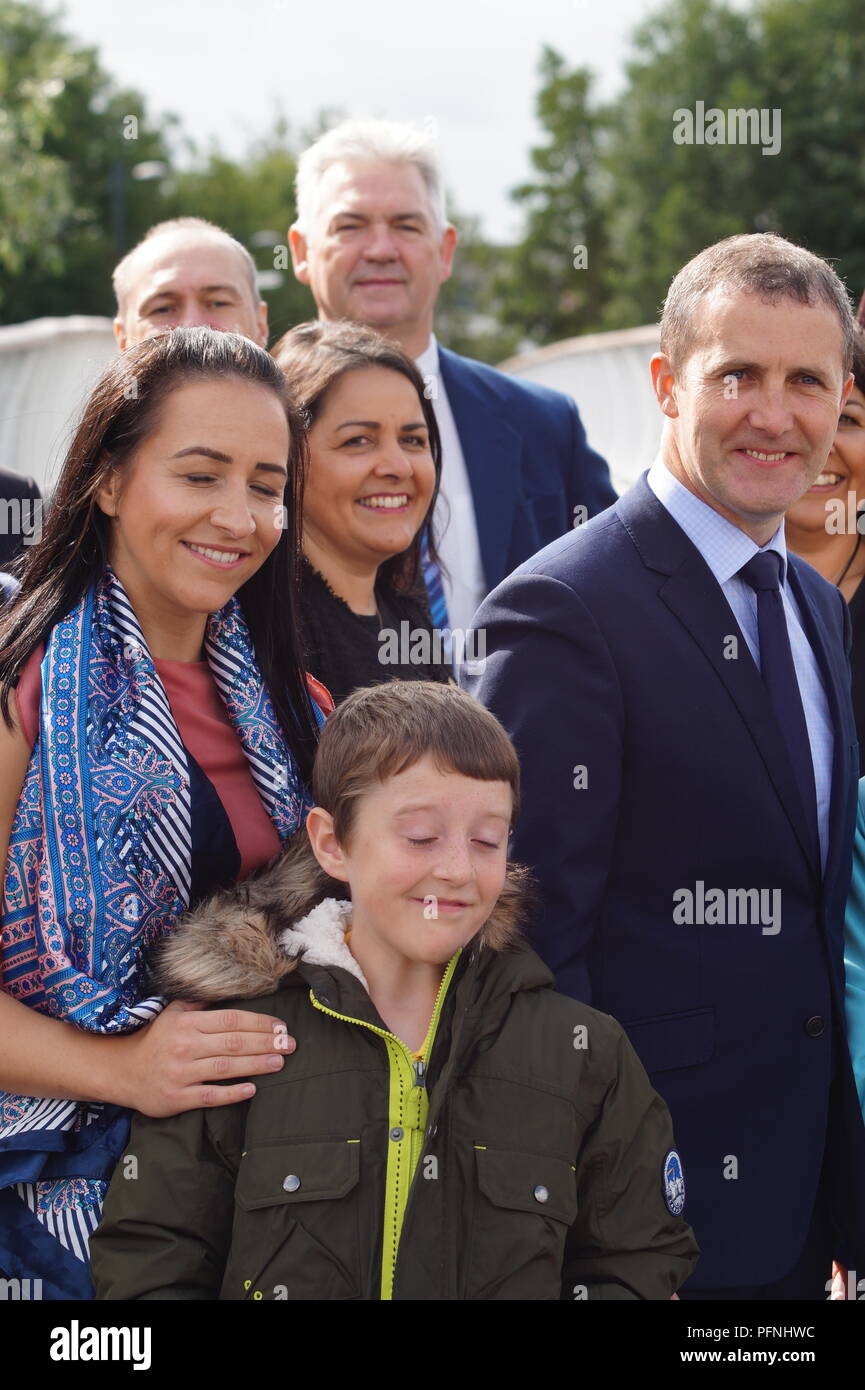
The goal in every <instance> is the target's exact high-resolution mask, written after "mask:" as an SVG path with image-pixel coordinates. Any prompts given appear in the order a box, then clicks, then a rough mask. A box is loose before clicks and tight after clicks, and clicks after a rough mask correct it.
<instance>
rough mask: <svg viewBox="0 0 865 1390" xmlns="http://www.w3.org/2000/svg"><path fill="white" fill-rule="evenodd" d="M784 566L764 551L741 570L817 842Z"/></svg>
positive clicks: (811, 769) (767, 682)
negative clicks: (783, 584)
mask: <svg viewBox="0 0 865 1390" xmlns="http://www.w3.org/2000/svg"><path fill="white" fill-rule="evenodd" d="M782 565H783V560H782V558H781V556H780V555H779V554H778V553H777V551H774V550H764V551H761V552H760V554H759V555H754V556H753V557H752V558H751V559H750V560H749V561H748V563H747V565H743V566H742V568H741V569H740V570H739V574H740V575H741V577H742V578H743V579H744V581H745V583H746V584H750V586H751V588H752V589H753V590H754V591H755V592H756V595H757V625H758V628H759V634H760V670H761V672H762V675H763V683H764V684H765V686H766V689H767V691H768V694H769V699H770V701H771V703H772V708H773V710H774V711H775V715H776V717H777V720H778V723H779V725H780V726H781V731H782V733H783V735H784V741H785V743H786V744H787V748H788V751H789V753H790V761H791V762H792V764H793V771H794V773H795V774H796V783H797V785H798V787H799V795H800V796H801V798H802V806H803V808H804V810H805V816H806V819H807V821H808V825H809V828H811V829H812V831H813V839H814V845H815V846H817V845H818V844H819V837H818V835H817V792H816V788H815V785H814V763H813V760H812V758H811V744H810V741H809V739H808V725H807V723H806V721H805V710H804V709H803V707H802V696H801V695H800V693H799V682H798V680H797V679H796V666H795V664H794V661H793V652H792V650H791V647H790V634H789V632H788V631H787V615H786V614H785V612H784V601H783V599H782V597H781V568H782Z"/></svg>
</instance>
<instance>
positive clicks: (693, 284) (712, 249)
mask: <svg viewBox="0 0 865 1390" xmlns="http://www.w3.org/2000/svg"><path fill="white" fill-rule="evenodd" d="M717 290H722V291H728V292H730V293H734V294H735V293H737V292H739V291H743V290H744V291H746V292H748V293H749V294H757V295H759V296H760V298H761V299H763V300H764V301H766V302H767V303H774V302H775V301H777V300H778V299H794V300H796V301H797V302H798V303H799V304H808V305H812V306H813V305H816V304H821V303H822V304H825V305H827V306H828V308H830V309H833V310H834V312H835V313H836V314H837V316H838V323H839V326H840V328H841V337H842V357H843V367H844V374H845V376H846V375H847V374H848V373H849V371H850V366H851V363H852V360H853V329H854V319H853V312H852V308H851V305H850V298H849V296H848V294H847V290H846V289H845V287H844V284H843V283H842V281H841V280H840V279H839V278H838V276H837V274H836V273H835V271H834V270H833V268H832V266H831V265H829V263H828V261H824V260H823V259H822V258H821V257H820V256H815V255H814V254H813V252H811V251H806V250H805V248H804V246H796V245H795V244H794V243H793V242H792V241H787V240H786V239H785V238H784V237H781V236H777V235H776V234H775V233H774V232H754V233H746V234H743V235H740V236H729V237H725V239H724V240H723V241H718V242H716V243H715V244H714V246H707V247H706V249H705V251H701V252H700V253H699V255H697V256H694V258H693V260H690V261H688V264H687V265H685V266H683V267H682V269H681V270H680V271H679V273H678V275H677V276H676V278H675V279H674V280H673V283H672V284H671V286H670V288H669V291H668V293H667V298H666V300H665V301H664V309H663V313H662V316H661V351H662V352H663V353H665V354H666V356H667V357H668V358H669V360H670V363H671V365H672V367H673V370H674V371H678V370H679V368H680V367H682V366H684V364H685V362H686V361H687V360H688V358H689V357H690V355H691V353H692V352H693V351H694V348H695V347H696V346H697V343H698V341H699V329H698V326H697V322H696V320H697V311H698V304H699V301H700V300H701V299H703V298H704V297H705V296H706V295H708V294H711V293H713V292H714V291H717Z"/></svg>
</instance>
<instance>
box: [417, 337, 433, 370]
mask: <svg viewBox="0 0 865 1390" xmlns="http://www.w3.org/2000/svg"><path fill="white" fill-rule="evenodd" d="M414 361H415V366H416V367H417V368H418V371H420V372H423V373H424V374H425V375H433V374H435V373H437V372H438V369H439V345H438V340H437V338H436V335H435V334H434V333H431V334H430V339H429V342H428V343H427V345H426V347H425V348H424V350H423V352H422V353H421V355H420V357H416V358H415V360H414Z"/></svg>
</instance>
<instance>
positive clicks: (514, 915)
mask: <svg viewBox="0 0 865 1390" xmlns="http://www.w3.org/2000/svg"><path fill="white" fill-rule="evenodd" d="M530 900H531V879H530V875H529V871H528V870H527V869H525V868H523V867H522V866H521V865H518V864H509V865H508V871H507V877H506V880H505V886H504V889H503V891H502V893H501V895H500V896H499V899H498V902H497V903H496V906H495V909H494V910H493V912H492V913H491V915H490V917H489V918H488V920H487V921H486V923H485V924H484V926H483V927H482V928H481V931H480V933H479V934H478V938H477V939H478V942H479V944H481V945H484V946H486V947H488V948H489V949H490V950H491V951H494V952H501V951H507V950H508V949H509V948H512V947H514V946H516V945H518V944H519V943H520V941H521V939H522V937H521V931H520V928H521V925H522V923H523V921H524V919H525V916H526V912H527V910H528V906H529V903H530ZM350 913H351V903H350V902H348V901H347V900H346V885H345V884H344V883H340V882H338V881H337V880H336V879H332V878H331V877H330V876H329V875H328V874H326V873H325V871H324V870H323V869H322V868H321V867H320V865H319V864H318V861H317V860H316V859H315V856H314V855H313V853H312V850H311V848H310V846H309V842H308V840H307V838H306V835H305V834H299V835H297V836H295V838H294V839H293V840H292V841H291V843H290V845H289V847H288V848H287V849H286V850H285V852H284V853H283V854H282V855H281V856H280V858H279V859H277V860H275V861H274V863H272V864H271V865H270V866H269V867H267V868H266V869H262V870H260V871H259V872H258V873H256V874H253V875H252V876H251V877H250V878H248V879H246V880H244V882H243V883H239V884H237V885H235V886H234V887H233V888H229V889H226V890H224V891H222V892H220V893H218V894H216V895H214V897H212V898H210V899H209V900H208V901H206V902H204V903H201V904H199V906H198V907H196V908H194V909H193V910H192V911H191V912H188V913H187V914H186V915H185V916H184V917H183V918H182V919H181V921H180V922H179V924H178V926H177V928H176V930H175V931H174V932H172V934H171V935H170V936H168V937H166V938H165V940H163V941H162V942H160V943H159V946H158V947H157V948H156V949H155V951H154V953H153V957H152V959H151V968H150V976H151V985H152V987H153V989H155V990H156V991H157V992H158V993H159V994H162V995H165V997H166V998H168V999H187V1000H189V1001H190V1002H193V1003H206V1004H212V1003H217V1002H219V1001H220V1000H224V999H255V998H258V997H260V996H262V995H266V994H272V993H274V992H275V991H276V990H277V989H279V988H280V985H281V983H282V982H283V980H284V979H285V977H286V976H287V975H289V974H291V972H292V971H293V970H294V969H295V968H296V967H297V964H298V961H299V959H301V958H303V959H304V960H305V961H308V962H309V963H310V964H314V965H326V966H337V967H341V968H342V969H344V970H347V971H348V972H349V973H350V974H353V975H354V976H355V977H356V978H357V979H358V980H359V981H360V983H361V984H362V985H363V986H364V988H366V980H365V979H364V977H363V972H362V971H361V969H360V966H359V965H358V964H357V961H355V959H354V957H353V956H352V954H351V952H350V951H349V949H348V946H347V945H346V943H345V927H346V922H347V918H348V917H349V916H350Z"/></svg>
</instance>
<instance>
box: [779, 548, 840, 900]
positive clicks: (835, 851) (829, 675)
mask: <svg viewBox="0 0 865 1390" xmlns="http://www.w3.org/2000/svg"><path fill="white" fill-rule="evenodd" d="M787 579H788V582H789V585H790V588H791V590H792V592H793V595H794V597H795V599H796V603H797V604H798V606H799V614H800V617H801V619H802V626H803V628H804V629H805V636H806V637H807V638H808V641H809V642H810V644H811V650H812V651H813V652H814V655H815V656H816V658H817V665H818V666H819V668H820V674H821V676H822V677H823V685H824V688H825V690H826V698H827V700H828V702H829V714H830V716H831V719H832V732H833V734H834V739H833V742H832V799H831V801H830V804H829V844H828V853H827V855H826V873H825V878H826V879H827V880H831V879H832V876H833V875H834V873H835V872H836V868H837V864H836V861H837V858H838V855H839V854H840V853H841V852H842V849H843V846H844V837H843V835H842V833H841V832H842V829H843V823H844V819H845V817H846V795H845V791H846V788H847V779H848V776H849V764H848V758H849V751H850V749H849V745H850V743H851V742H852V730H851V729H850V727H849V715H848V717H846V718H845V713H846V710H845V706H846V705H847V704H848V701H847V700H846V699H845V698H844V695H843V692H844V691H845V689H849V686H850V674H849V671H848V669H847V664H846V661H845V660H844V655H843V651H842V649H841V648H839V647H838V645H837V644H835V643H832V644H827V642H826V639H825V636H824V630H823V628H822V627H821V625H820V623H819V622H818V621H817V618H816V616H815V613H814V608H813V606H812V604H811V601H810V600H809V598H808V595H807V593H806V591H805V587H804V585H803V583H802V579H801V577H800V575H799V573H798V571H797V570H796V568H795V567H794V565H793V564H792V563H791V562H790V560H789V557H788V563H787Z"/></svg>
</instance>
